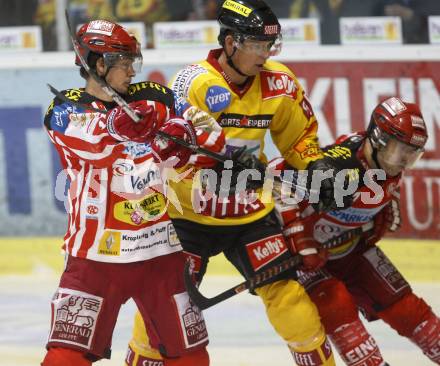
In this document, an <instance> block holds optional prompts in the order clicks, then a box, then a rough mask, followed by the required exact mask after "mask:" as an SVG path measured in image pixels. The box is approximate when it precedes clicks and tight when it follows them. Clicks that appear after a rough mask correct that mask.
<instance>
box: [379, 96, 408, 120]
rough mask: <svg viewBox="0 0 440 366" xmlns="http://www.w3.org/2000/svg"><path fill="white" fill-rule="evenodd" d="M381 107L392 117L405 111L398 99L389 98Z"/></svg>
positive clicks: (403, 105)
mask: <svg viewBox="0 0 440 366" xmlns="http://www.w3.org/2000/svg"><path fill="white" fill-rule="evenodd" d="M382 106H383V107H384V108H385V109H386V110H387V111H388V112H389V113H390V114H391V115H392V116H393V117H394V116H396V115H397V114H398V113H400V112H403V111H404V110H406V107H405V104H403V103H402V102H401V101H400V100H399V99H397V98H394V97H393V98H390V99H387V100H385V101H384V102H383V103H382Z"/></svg>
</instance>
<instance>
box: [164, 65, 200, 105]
mask: <svg viewBox="0 0 440 366" xmlns="http://www.w3.org/2000/svg"><path fill="white" fill-rule="evenodd" d="M207 72H208V71H207V70H206V69H205V68H203V67H201V66H200V65H190V66H188V67H186V68H184V69H183V70H182V71H180V72H179V73H178V74H177V75H176V77H175V79H174V81H173V84H172V86H171V89H172V90H173V92H174V93H176V95H177V96H178V97H183V98H187V97H188V90H189V88H190V86H191V83H192V82H193V80H194V79H195V78H196V77H197V76H199V75H200V74H206V73H207Z"/></svg>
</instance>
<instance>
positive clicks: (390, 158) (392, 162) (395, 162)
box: [379, 138, 425, 170]
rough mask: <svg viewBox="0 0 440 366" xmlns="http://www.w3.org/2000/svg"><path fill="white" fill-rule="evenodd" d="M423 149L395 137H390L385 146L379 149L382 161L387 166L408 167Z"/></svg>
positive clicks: (415, 160)
mask: <svg viewBox="0 0 440 366" xmlns="http://www.w3.org/2000/svg"><path fill="white" fill-rule="evenodd" d="M424 152H425V149H424V148H423V147H416V146H413V145H409V144H406V143H404V142H402V141H399V140H397V139H395V138H390V139H389V141H388V142H387V144H386V146H384V147H383V148H381V149H380V152H379V153H380V154H381V157H382V161H383V162H384V163H386V164H387V165H388V166H395V167H397V168H400V169H401V170H403V169H410V168H412V167H413V166H414V165H415V164H416V163H417V161H418V160H419V159H420V158H421V157H422V155H423V153H424Z"/></svg>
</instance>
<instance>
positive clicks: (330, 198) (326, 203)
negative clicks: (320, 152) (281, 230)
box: [307, 158, 353, 212]
mask: <svg viewBox="0 0 440 366" xmlns="http://www.w3.org/2000/svg"><path fill="white" fill-rule="evenodd" d="M307 170H308V176H307V188H308V189H309V192H310V198H309V200H310V202H311V204H312V206H313V208H314V209H315V211H317V212H328V211H331V210H340V209H344V208H346V207H349V206H350V205H351V204H352V202H353V196H352V195H346V194H345V192H344V188H345V187H346V186H347V184H348V177H346V178H345V180H344V182H337V181H336V179H335V177H336V174H337V173H338V168H337V167H336V166H335V165H334V164H333V162H332V161H331V160H329V159H326V158H324V159H320V160H315V161H312V162H311V163H310V164H309V166H308V167H307ZM314 172H315V173H314ZM319 177H325V178H324V179H320V178H319ZM338 203H339V204H338Z"/></svg>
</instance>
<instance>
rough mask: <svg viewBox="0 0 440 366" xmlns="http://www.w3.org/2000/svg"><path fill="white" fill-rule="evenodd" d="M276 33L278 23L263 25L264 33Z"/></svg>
mask: <svg viewBox="0 0 440 366" xmlns="http://www.w3.org/2000/svg"><path fill="white" fill-rule="evenodd" d="M277 33H278V25H277V24H274V25H265V26H264V34H277Z"/></svg>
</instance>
